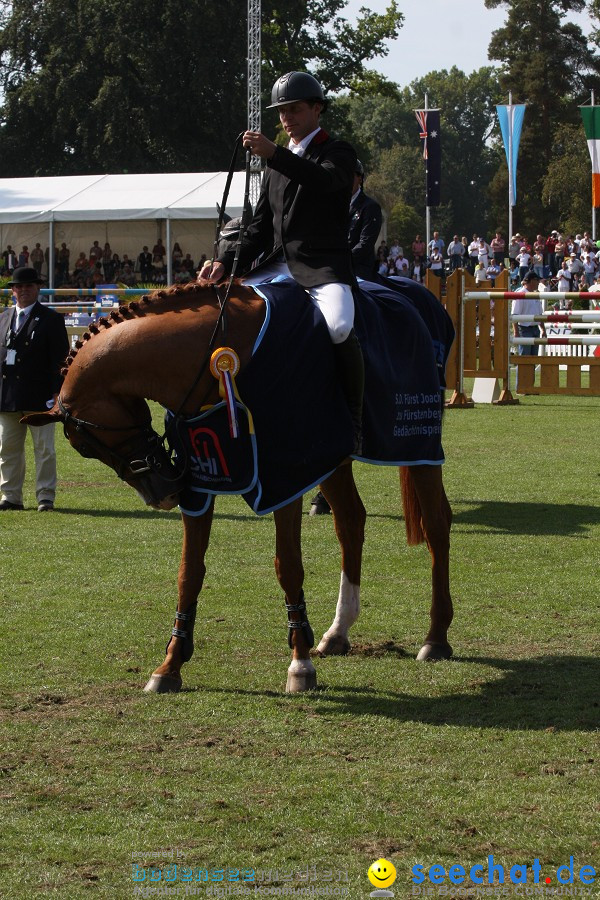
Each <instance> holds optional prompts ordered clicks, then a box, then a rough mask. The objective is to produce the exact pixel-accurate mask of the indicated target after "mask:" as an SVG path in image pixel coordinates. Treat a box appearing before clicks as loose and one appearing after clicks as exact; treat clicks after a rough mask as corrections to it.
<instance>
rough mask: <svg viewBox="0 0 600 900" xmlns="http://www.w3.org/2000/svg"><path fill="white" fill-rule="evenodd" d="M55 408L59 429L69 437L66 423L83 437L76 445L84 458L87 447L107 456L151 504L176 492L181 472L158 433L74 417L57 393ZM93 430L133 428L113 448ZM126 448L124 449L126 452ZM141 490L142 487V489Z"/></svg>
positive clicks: (148, 428) (181, 483)
mask: <svg viewBox="0 0 600 900" xmlns="http://www.w3.org/2000/svg"><path fill="white" fill-rule="evenodd" d="M57 404H58V408H59V410H60V412H61V413H62V416H63V423H64V424H63V430H64V434H65V437H66V438H67V440H69V432H68V430H67V429H68V426H69V425H71V426H73V428H74V430H75V431H76V432H77V433H78V434H79V435H82V436H83V437H84V438H85V441H84V442H83V443H82V444H81V446H80V447H78V448H77V450H78V452H79V453H80V454H81V455H82V456H84V457H90V456H94V455H95V454H94V453H90V452H89V451H88V446H89V447H90V448H91V449H93V450H95V451H96V453H98V451H99V452H100V454H103V455H108V457H109V459H110V465H111V466H112V468H113V469H114V470H115V472H116V473H117V475H118V476H119V478H121V479H122V480H124V481H136V480H137V481H139V482H140V492H141V493H145V494H146V495H147V496H148V497H149V498H150V502H151V503H155V504H158V503H160V501H161V500H162V499H164V497H166V496H167V495H169V494H176V493H179V491H181V490H182V488H183V486H184V484H185V471H184V470H182V469H181V467H179V466H177V465H175V464H174V463H173V461H172V459H171V456H170V454H169V452H168V451H167V450H166V448H165V446H164V443H163V442H161V440H160V438H159V436H158V435H157V434H156V432H155V431H153V429H152V427H151V426H150V425H121V426H115V425H99V424H97V423H96V422H89V421H87V420H86V419H80V418H78V417H77V416H74V415H73V414H72V413H71V412H69V410H68V409H67V407H66V406H65V405H64V403H63V401H62V399H61V397H60V395H59V397H58V400H57ZM94 431H135V432H136V433H135V434H134V435H132V436H131V438H124V439H123V440H122V441H120V442H119V443H118V444H116V445H115V446H114V447H109V446H108V444H105V443H103V442H102V441H101V440H99V439H98V438H97V437H96V435H95V434H94ZM127 451H128V452H127ZM144 489H145V490H144Z"/></svg>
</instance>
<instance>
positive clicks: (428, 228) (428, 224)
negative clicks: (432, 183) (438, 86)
mask: <svg viewBox="0 0 600 900" xmlns="http://www.w3.org/2000/svg"><path fill="white" fill-rule="evenodd" d="M424 109H425V112H427V110H428V109H429V107H428V105H427V94H425V106H424ZM425 140H427V138H425ZM427 165H428V161H426V162H425V235H426V238H425V246H426V247H427V253H428V254H429V241H430V240H431V218H430V212H429V206H428V205H427Z"/></svg>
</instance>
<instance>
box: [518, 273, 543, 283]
mask: <svg viewBox="0 0 600 900" xmlns="http://www.w3.org/2000/svg"><path fill="white" fill-rule="evenodd" d="M534 278H535V280H536V281H541V278H540V276H539V275H538V274H537V273H536V272H534V271H532V270H530V271H529V272H527V274H526V275H524V276H523V279H522V280H523V281H524V282H528V281H533V279H534Z"/></svg>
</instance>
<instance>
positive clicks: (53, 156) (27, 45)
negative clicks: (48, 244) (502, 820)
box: [0, 0, 402, 176]
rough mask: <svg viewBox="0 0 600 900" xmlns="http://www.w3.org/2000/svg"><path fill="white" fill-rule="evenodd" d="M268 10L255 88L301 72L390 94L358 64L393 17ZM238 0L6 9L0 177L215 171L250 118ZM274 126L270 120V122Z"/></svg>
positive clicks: (268, 6) (325, 5)
mask: <svg viewBox="0 0 600 900" xmlns="http://www.w3.org/2000/svg"><path fill="white" fill-rule="evenodd" d="M346 5H347V3H346V0H286V2H285V3H278V2H269V0H264V2H263V4H262V14H263V21H264V23H265V24H264V29H263V51H264V53H263V59H264V77H263V83H264V84H265V85H266V86H267V87H268V91H269V92H270V86H271V83H272V81H274V80H275V78H276V77H277V76H278V75H280V74H281V73H282V72H286V71H290V70H292V69H295V68H298V69H309V70H310V71H313V72H314V73H315V74H316V75H317V77H319V78H321V80H322V81H323V84H324V86H325V88H326V89H327V90H328V91H332V92H335V91H338V90H340V89H341V88H351V89H352V90H356V91H368V90H372V89H373V86H374V85H376V86H377V89H380V88H381V89H385V90H391V89H392V88H391V87H390V86H386V82H385V79H383V78H382V77H380V76H376V75H373V74H372V73H370V72H368V71H367V70H366V69H365V67H364V64H365V63H366V62H367V61H368V60H370V59H373V58H375V57H377V56H381V55H384V54H385V53H386V52H387V51H386V46H385V41H386V40H387V39H389V38H394V37H395V36H396V35H397V33H398V29H399V28H400V27H401V23H402V15H401V14H400V13H399V12H398V9H397V4H396V2H395V0H391V2H390V5H389V7H388V10H387V12H386V13H384V14H381V15H377V14H374V13H371V12H369V11H368V10H366V9H363V10H362V11H361V13H360V17H359V20H358V22H357V24H356V26H354V27H352V26H350V25H349V24H348V22H347V21H345V20H344V18H343V16H342V15H341V14H340V13H341V12H342V11H343V10H344V8H345V7H346ZM245 10H246V7H245V4H244V16H243V17H242V21H240V2H239V0H220V2H219V3H214V2H211V0H197V2H195V3H189V2H185V0H160V2H158V0H144V2H142V0H13V2H12V3H10V4H5V6H4V10H3V15H2V17H1V19H0V85H1V87H2V90H3V95H4V96H3V104H2V108H1V109H0V126H1V127H0V159H1V160H2V171H3V174H4V175H5V176H19V175H22V176H24V175H56V174H70V173H77V174H85V173H89V172H123V171H129V172H142V171H174V170H175V171H198V170H203V169H206V170H211V169H222V168H223V166H224V160H228V159H229V156H230V154H231V147H232V146H233V142H234V140H235V136H236V135H237V134H238V133H239V132H240V131H241V130H242V129H243V128H244V126H245V122H246V117H247V113H246V102H247V101H246V58H247V33H246V27H245ZM273 121H274V120H273Z"/></svg>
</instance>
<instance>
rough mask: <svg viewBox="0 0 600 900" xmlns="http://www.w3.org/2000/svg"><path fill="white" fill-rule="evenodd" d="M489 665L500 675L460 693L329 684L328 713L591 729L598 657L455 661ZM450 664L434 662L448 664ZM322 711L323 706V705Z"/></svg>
mask: <svg viewBox="0 0 600 900" xmlns="http://www.w3.org/2000/svg"><path fill="white" fill-rule="evenodd" d="M461 661H462V662H466V663H471V664H473V663H474V664H475V665H483V666H492V667H494V668H495V669H498V670H500V671H501V673H502V677H500V678H495V679H493V680H490V681H481V682H480V681H479V680H474V683H473V684H472V686H471V689H470V690H469V691H468V692H465V693H459V694H446V695H445V696H441V697H414V696H410V695H407V694H403V693H395V692H394V693H389V694H387V695H382V694H378V695H376V696H374V695H373V693H371V692H366V691H363V690H361V689H356V690H355V689H350V690H348V689H347V688H331V689H330V690H329V691H328V692H327V700H329V701H330V702H329V703H327V712H328V713H331V712H332V711H334V712H336V711H337V712H340V713H343V714H344V715H347V714H352V715H366V714H369V715H379V716H386V717H388V718H390V719H396V720H401V721H413V722H422V723H427V724H431V725H458V726H463V727H464V726H475V727H478V728H507V729H509V730H513V729H517V730H532V729H533V730H542V731H543V730H560V731H594V730H596V729H597V728H598V727H600V702H599V698H598V683H599V680H600V659H598V658H595V657H590V656H543V657H539V658H536V659H520V660H507V659H493V658H487V657H477V658H475V657H462V658H461V660H459V661H457V662H459V663H460V662H461ZM453 664H456V661H455V663H436V664H435V665H453ZM323 712H325V710H323Z"/></svg>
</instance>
